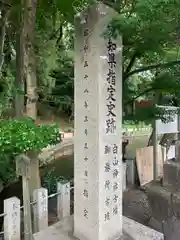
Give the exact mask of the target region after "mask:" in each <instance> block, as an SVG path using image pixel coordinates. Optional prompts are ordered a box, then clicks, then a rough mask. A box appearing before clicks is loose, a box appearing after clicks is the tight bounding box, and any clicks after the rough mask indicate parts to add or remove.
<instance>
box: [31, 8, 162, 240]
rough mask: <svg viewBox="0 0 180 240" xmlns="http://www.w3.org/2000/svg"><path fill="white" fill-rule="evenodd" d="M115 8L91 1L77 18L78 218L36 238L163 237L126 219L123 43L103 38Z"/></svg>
mask: <svg viewBox="0 0 180 240" xmlns="http://www.w3.org/2000/svg"><path fill="white" fill-rule="evenodd" d="M114 16H115V12H114V11H113V10H112V9H110V8H108V7H107V6H105V5H103V4H97V5H93V6H91V7H90V8H88V9H87V10H86V11H84V12H83V13H81V14H80V16H78V17H77V18H76V20H75V31H76V36H75V84H74V86H75V135H74V157H75V159H74V161H75V163H74V193H75V196H74V219H73V218H72V217H66V218H65V219H64V220H62V221H60V222H58V223H57V224H54V225H53V226H51V227H49V228H48V229H46V230H45V231H43V232H40V233H38V234H35V235H34V238H35V240H39V239H51V240H58V239H63V240H75V239H79V240H117V239H121V240H122V239H123V240H163V239H164V238H163V235H162V234H161V233H159V232H156V231H154V230H152V229H150V228H148V227H145V226H143V225H141V224H139V223H137V222H135V221H133V220H131V219H129V218H126V217H122V192H123V189H122V188H123V183H122V182H123V179H122V176H123V174H122V171H123V167H122V135H121V134H122V126H121V125H122V123H121V121H122V106H121V105H122V75H121V74H122V42H121V39H120V38H119V39H117V40H114V39H113V38H112V37H111V36H109V37H104V33H105V31H106V30H107V29H108V26H109V23H110V21H111V19H112V18H113V17H114Z"/></svg>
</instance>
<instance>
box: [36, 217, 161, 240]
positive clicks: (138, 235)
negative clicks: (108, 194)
mask: <svg viewBox="0 0 180 240" xmlns="http://www.w3.org/2000/svg"><path fill="white" fill-rule="evenodd" d="M123 233H124V234H123V236H122V237H120V238H119V239H116V240H164V236H163V234H162V233H160V232H157V231H155V230H153V229H151V228H148V227H146V226H144V225H142V224H140V223H137V222H135V221H134V220H131V219H129V218H126V217H123ZM46 239H47V240H49V239H51V240H59V239H60V240H75V239H76V240H77V238H75V237H74V236H73V216H70V217H68V218H66V219H64V220H62V221H60V222H58V223H56V224H54V225H52V226H50V227H48V228H47V229H45V230H43V231H41V232H39V233H36V234H34V240H46ZM94 240H97V239H94ZM102 240H104V239H102Z"/></svg>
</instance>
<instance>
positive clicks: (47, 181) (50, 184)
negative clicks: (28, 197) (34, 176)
mask: <svg viewBox="0 0 180 240" xmlns="http://www.w3.org/2000/svg"><path fill="white" fill-rule="evenodd" d="M65 181H66V179H65V178H64V177H63V176H57V174H56V173H55V167H53V168H51V169H50V170H49V171H48V172H46V174H45V176H44V179H43V184H42V186H43V187H44V188H46V189H48V193H49V194H52V193H56V192H57V183H58V182H65Z"/></svg>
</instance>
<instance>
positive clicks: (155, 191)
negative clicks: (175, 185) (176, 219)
mask: <svg viewBox="0 0 180 240" xmlns="http://www.w3.org/2000/svg"><path fill="white" fill-rule="evenodd" d="M147 196H148V203H149V208H150V211H151V216H152V217H154V218H155V219H157V220H158V221H163V220H165V219H167V218H168V217H171V216H172V205H171V200H172V194H171V192H170V191H169V190H168V189H165V188H163V187H162V186H161V185H160V184H159V183H154V182H153V183H151V184H149V185H148V186H147Z"/></svg>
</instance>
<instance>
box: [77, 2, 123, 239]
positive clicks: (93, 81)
mask: <svg viewBox="0 0 180 240" xmlns="http://www.w3.org/2000/svg"><path fill="white" fill-rule="evenodd" d="M114 16H115V15H114V11H113V10H112V9H110V8H108V7H107V6H105V5H102V4H98V5H94V6H92V7H91V8H89V9H88V10H87V11H86V12H84V13H82V14H81V16H80V17H79V18H77V19H76V21H75V30H76V41H75V134H74V168H75V171H74V173H75V176H74V184H75V189H74V192H75V196H74V201H75V202H74V234H75V236H76V237H77V238H79V239H81V240H83V239H88V240H94V239H96V240H100V239H103V240H107V239H108V240H109V239H111V238H112V239H113V238H117V237H120V236H121V235H122V187H123V186H122V184H123V183H122V182H123V181H122V175H123V174H122V173H123V167H122V149H121V148H122V146H121V141H122V140H121V139H122V123H121V119H122V109H121V107H120V106H121V103H122V76H121V72H122V43H121V39H119V40H117V41H115V40H112V41H113V43H114V42H116V44H117V49H116V52H115V59H116V69H115V73H116V85H115V89H116V93H117V94H116V93H115V95H114V96H115V98H116V101H115V103H114V104H115V109H114V112H115V114H116V118H114V119H115V121H116V124H117V126H116V129H115V131H114V134H106V120H107V119H108V117H107V113H108V112H107V104H108V101H107V98H108V93H107V88H108V87H109V84H108V83H107V80H106V78H107V74H108V70H109V66H108V51H107V45H108V39H105V38H104V36H103V33H104V32H105V31H106V29H107V26H108V24H109V22H110V21H111V19H112V17H114ZM82 19H85V20H82ZM86 29H88V31H89V36H88V37H87V38H85V37H84V35H83V33H84V32H86V31H87V30H86ZM85 42H86V43H85ZM86 44H88V50H87V53H84V52H83V48H84V46H85V45H86ZM118 44H119V45H118ZM86 61H87V62H86ZM87 63H88V67H85V68H84V64H85V65H87ZM87 76H88V77H87ZM86 116H87V118H88V122H87V118H86ZM86 129H87V130H86ZM86 131H87V132H86ZM86 133H87V134H86ZM114 144H115V145H117V146H118V154H117V155H116V159H117V160H118V161H119V163H118V166H117V168H116V167H114V166H113V164H112V163H113V161H112V160H113V157H114V154H113V153H112V147H113V145H114ZM106 145H108V146H110V147H111V153H109V154H107V155H106V154H105V153H104V151H105V146H106ZM87 148H88V149H87ZM86 157H88V160H87V159H86V160H87V161H85V160H84V158H86ZM106 164H107V165H106ZM108 164H110V170H108V169H107V172H105V166H107V168H109V167H108ZM115 169H116V170H117V171H118V175H117V178H116V179H114V178H113V171H114V170H115ZM87 175H88V176H87ZM106 181H109V182H110V189H108V190H106V189H105V182H106ZM115 182H117V183H118V185H119V186H118V189H117V190H115V191H113V187H112V185H113V184H115ZM106 183H107V182H106ZM83 193H84V194H85V195H87V193H88V197H87V198H86V197H84V196H83ZM116 196H117V197H118V198H117V204H115V203H113V201H115V200H113V198H116ZM107 201H108V202H109V203H108V204H107V205H106V203H107ZM116 206H117V209H118V214H117V215H114V214H113V211H115V208H116ZM105 218H106V219H105ZM107 219H109V220H107Z"/></svg>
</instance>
